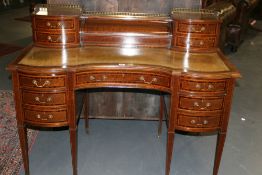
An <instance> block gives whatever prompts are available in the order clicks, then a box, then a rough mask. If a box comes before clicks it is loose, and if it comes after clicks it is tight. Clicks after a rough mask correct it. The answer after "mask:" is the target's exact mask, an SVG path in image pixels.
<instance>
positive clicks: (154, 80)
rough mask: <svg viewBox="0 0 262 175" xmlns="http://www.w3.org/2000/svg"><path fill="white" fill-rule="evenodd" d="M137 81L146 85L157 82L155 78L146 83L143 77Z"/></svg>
mask: <svg viewBox="0 0 262 175" xmlns="http://www.w3.org/2000/svg"><path fill="white" fill-rule="evenodd" d="M139 80H141V81H143V82H144V83H146V84H152V83H156V82H157V78H156V77H154V78H152V80H151V81H146V80H145V77H144V76H140V77H139Z"/></svg>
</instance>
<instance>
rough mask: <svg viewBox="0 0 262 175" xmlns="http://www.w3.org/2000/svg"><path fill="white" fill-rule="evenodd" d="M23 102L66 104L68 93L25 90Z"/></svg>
mask: <svg viewBox="0 0 262 175" xmlns="http://www.w3.org/2000/svg"><path fill="white" fill-rule="evenodd" d="M23 103H24V104H31V105H44V106H48V105H64V104H66V94H65V92H62V93H46V92H45V93H44V92H43V93H40V92H28V91H24V92H23Z"/></svg>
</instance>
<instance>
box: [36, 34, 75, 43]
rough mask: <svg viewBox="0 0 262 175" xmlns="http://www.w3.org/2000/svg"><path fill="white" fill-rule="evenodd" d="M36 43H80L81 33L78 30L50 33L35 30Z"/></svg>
mask: <svg viewBox="0 0 262 175" xmlns="http://www.w3.org/2000/svg"><path fill="white" fill-rule="evenodd" d="M34 41H35V45H43V44H44V45H47V44H50V45H53V46H56V45H57V46H61V45H68V46H69V45H70V44H71V45H78V44H79V34H78V33H76V32H66V33H50V32H35V35H34Z"/></svg>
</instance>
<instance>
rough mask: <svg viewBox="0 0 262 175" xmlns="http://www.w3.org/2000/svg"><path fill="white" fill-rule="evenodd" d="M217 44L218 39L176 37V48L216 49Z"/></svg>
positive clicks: (174, 44)
mask: <svg viewBox="0 0 262 175" xmlns="http://www.w3.org/2000/svg"><path fill="white" fill-rule="evenodd" d="M216 44H217V39H216V37H192V36H190V37H188V36H183V35H180V36H175V37H174V43H173V46H174V47H182V48H190V49H194V48H197V49H207V48H215V47H216Z"/></svg>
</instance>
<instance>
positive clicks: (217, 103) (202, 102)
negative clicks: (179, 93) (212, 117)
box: [179, 97, 224, 111]
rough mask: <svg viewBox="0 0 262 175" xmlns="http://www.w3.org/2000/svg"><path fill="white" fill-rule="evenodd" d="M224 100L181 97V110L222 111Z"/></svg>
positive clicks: (218, 98)
mask: <svg viewBox="0 0 262 175" xmlns="http://www.w3.org/2000/svg"><path fill="white" fill-rule="evenodd" d="M223 100H224V99H223V98H220V97H214V98H203V97H202V98H189V97H180V99H179V108H180V109H186V110H199V111H214V110H222V108H223Z"/></svg>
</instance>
